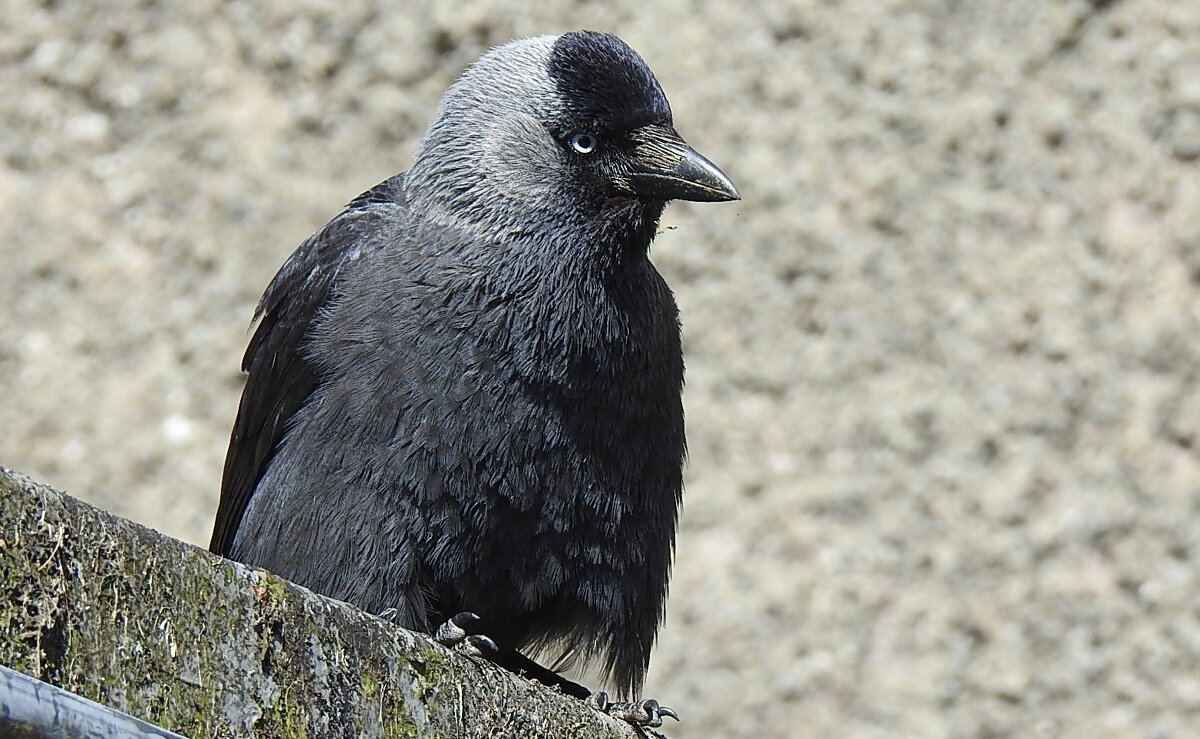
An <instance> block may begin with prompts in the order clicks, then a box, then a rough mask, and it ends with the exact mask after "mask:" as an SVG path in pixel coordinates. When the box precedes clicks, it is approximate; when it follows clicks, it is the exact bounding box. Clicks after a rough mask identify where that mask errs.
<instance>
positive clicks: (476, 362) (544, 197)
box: [210, 32, 739, 725]
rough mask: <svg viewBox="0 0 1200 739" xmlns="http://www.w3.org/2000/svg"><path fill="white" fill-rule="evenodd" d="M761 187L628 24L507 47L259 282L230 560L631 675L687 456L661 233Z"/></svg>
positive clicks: (230, 480)
mask: <svg viewBox="0 0 1200 739" xmlns="http://www.w3.org/2000/svg"><path fill="white" fill-rule="evenodd" d="M738 197H739V195H738V192H737V189H736V188H735V187H734V185H733V183H732V182H730V180H729V179H728V178H727V177H726V176H725V175H724V174H723V173H722V172H721V170H720V169H718V168H717V167H716V166H715V165H714V164H712V163H711V162H710V161H708V160H707V159H705V158H704V157H703V156H701V155H700V154H699V153H698V152H696V151H695V150H694V149H692V148H691V147H689V146H688V145H687V144H686V143H685V142H684V141H683V139H682V138H680V137H679V135H678V134H677V133H676V132H675V130H674V128H673V127H672V119H671V109H670V107H669V105H668V104H667V99H666V97H665V96H664V95H663V92H662V89H661V88H660V87H659V84H658V82H657V80H656V79H655V78H654V75H653V74H652V73H651V72H650V70H649V68H648V67H647V66H646V64H645V62H644V61H643V60H642V58H641V57H640V56H638V54H637V53H636V52H634V51H633V50H632V49H631V48H629V47H628V46H627V45H626V44H625V43H624V42H622V41H621V40H620V39H618V38H616V37H615V36H611V35H608V34H602V33H593V32H578V33H568V34H566V35H563V36H557V37H554V36H541V37H537V38H530V39H524V40H520V41H514V42H512V43H509V44H507V45H504V46H500V47H497V48H495V49H492V50H491V51H489V52H487V53H486V54H485V55H484V56H483V57H482V58H480V59H479V60H478V61H477V62H476V63H475V64H473V65H472V66H471V67H470V68H468V69H467V70H466V71H465V72H464V73H463V74H462V76H461V77H460V78H459V79H458V80H457V81H456V82H455V83H454V85H453V86H452V87H451V88H450V89H449V91H447V92H446V94H445V96H444V97H443V98H442V101H441V105H440V107H439V109H438V111H437V114H436V116H435V118H434V120H433V122H432V123H431V124H430V126H429V128H428V130H427V131H426V132H425V135H424V137H423V138H422V139H421V142H420V144H419V145H418V147H417V151H416V156H415V160H414V162H413V165H412V168H411V169H410V170H408V171H407V172H405V173H402V174H399V175H396V176H395V177H392V178H391V179H388V180H386V181H385V182H383V183H381V184H380V185H378V186H376V187H374V188H372V189H371V190H368V191H367V192H365V193H363V194H362V195H360V196H359V197H358V198H356V199H355V200H354V201H352V202H351V203H350V204H349V205H348V206H347V207H346V209H345V210H344V211H343V212H342V213H341V214H340V215H338V216H337V217H336V218H334V219H333V220H332V221H330V222H329V223H328V224H326V225H325V226H323V227H322V228H321V229H320V230H318V231H317V232H316V233H314V234H313V235H312V236H311V237H309V239H308V240H307V241H305V242H304V243H303V244H301V245H300V248H298V249H297V250H296V252H295V253H294V254H292V256H291V257H290V258H289V259H288V260H287V262H286V263H285V264H284V265H283V267H282V268H281V269H280V270H279V273H278V274H277V275H276V276H275V278H274V280H272V282H271V284H270V286H269V287H268V288H267V290H266V292H265V293H264V295H263V297H262V301H261V302H260V303H259V305H258V309H257V311H256V313H255V319H256V320H259V324H258V328H257V330H256V331H255V332H254V335H253V338H252V339H251V341H250V344H249V348H248V349H247V351H246V354H245V358H244V359H243V363H242V368H243V369H244V370H245V371H246V372H248V373H249V376H248V378H247V381H246V386H245V389H244V391H243V393H242V399H241V405H240V407H239V408H238V414H237V420H236V422H235V425H234V429H233V435H232V439H231V441H230V444H229V453H228V456H227V457H226V460H225V470H224V480H223V483H222V487H221V500H220V505H219V508H218V511H217V517H216V526H215V529H214V531H213V536H212V542H211V544H210V548H211V549H212V551H214V552H216V553H217V554H221V555H225V556H228V557H231V558H233V559H236V560H239V561H242V562H245V563H248V564H252V565H258V566H262V567H265V568H267V569H269V570H271V571H272V572H275V573H276V574H278V575H280V576H282V577H285V578H287V579H289V580H292V581H293V582H296V583H299V584H301V585H304V586H306V587H308V588H310V589H312V590H315V591H317V592H319V593H323V594H325V595H328V596H332V597H334V598H339V599H341V600H344V601H348V602H350V603H352V604H354V605H357V606H359V607H361V608H363V609H365V610H367V611H370V612H373V613H380V612H382V611H385V610H387V611H389V612H390V613H391V614H392V615H393V616H394V618H395V620H396V621H397V622H398V623H399V624H401V625H403V626H405V627H408V628H410V629H416V630H420V631H425V632H435V631H437V630H438V627H439V625H442V624H449V625H450V626H452V627H453V628H451V629H450V631H451V632H453V631H454V629H455V628H458V629H459V630H460V636H461V633H468V632H469V633H471V634H483V635H486V637H490V641H488V640H486V639H485V640H483V641H482V642H478V643H486V644H488V645H489V648H491V647H493V646H494V648H491V651H492V652H493V654H491V656H492V658H494V659H496V660H497V661H498V662H500V663H501V664H506V665H507V666H509V667H510V668H512V669H519V670H522V671H527V672H530V673H531V674H535V676H537V677H539V678H540V679H544V680H546V681H547V682H554V681H555V678H554V677H553V675H554V673H552V672H551V671H550V670H545V669H543V673H547V674H549V675H550V676H551V677H550V678H549V679H547V677H546V674H541V675H538V674H537V670H538V669H542V668H538V667H537V665H536V664H534V663H533V662H532V660H529V659H528V658H527V657H525V656H524V654H522V653H538V654H544V655H547V656H550V657H554V658H556V662H555V666H556V667H557V666H560V665H562V664H565V663H566V662H569V661H571V660H583V661H593V660H594V663H595V664H598V666H599V667H600V668H602V670H603V672H604V674H605V677H606V678H607V680H608V681H609V682H610V683H611V685H612V687H613V688H615V690H617V691H619V692H620V693H621V694H622V695H624V696H633V695H634V694H636V692H637V691H638V690H639V689H640V687H641V683H642V680H643V677H644V676H645V673H646V669H647V667H648V665H649V660H650V649H651V646H652V645H653V643H654V639H655V634H656V632H657V630H658V626H659V623H660V621H661V620H662V617H663V613H664V604H665V600H666V596H667V580H668V576H669V570H670V566H671V558H672V555H673V552H674V541H675V527H676V519H677V516H678V508H679V503H680V495H681V491H682V472H681V468H682V464H683V461H684V454H685V445H684V426H683V406H682V403H681V400H680V391H681V387H682V383H683V357H682V351H681V346H680V332H679V318H678V310H677V308H676V305H675V300H674V297H673V296H672V293H671V290H670V289H669V288H668V287H667V284H666V283H665V282H664V281H663V278H662V277H661V276H660V275H659V273H658V272H657V271H656V270H655V268H654V266H653V265H652V264H651V263H650V261H649V259H648V254H647V252H648V249H649V246H650V242H651V240H652V239H653V238H654V235H655V232H656V230H657V227H658V222H659V217H660V216H661V214H662V212H663V208H664V206H665V205H666V203H667V201H669V200H673V199H684V200H699V201H722V200H735V199H737V198H738ZM260 319H261V320H260ZM460 612H467V613H460ZM471 614H477V616H472V615H471ZM518 650H519V651H518ZM562 682H563V683H564V684H565V685H567V686H568V690H569V691H570V692H572V693H574V694H576V695H581V696H586V695H588V693H587V691H586V690H584V689H582V688H581V687H580V686H577V685H574V683H570V682H569V681H565V680H562ZM596 695H599V696H601V697H600V698H599V699H598V703H599V704H600V705H601V707H604V706H605V704H606V703H607V699H606V698H605V697H603V694H596ZM623 705H625V706H632V707H633V708H634V709H638V710H641V712H642V714H643V716H645V715H646V714H652V715H649V717H648V718H645V719H644V720H643V722H645V723H650V725H656V724H655V722H656V721H657V720H658V716H657V715H658V713H661V714H662V715H674V713H673V712H672V711H670V709H666V708H665V707H663V708H658V707H657V705H656V704H654V702H653V701H643V702H642V703H633V704H623ZM656 709H657V710H656ZM614 712H617V711H614ZM633 713H635V714H636V713H637V711H636V710H635V711H634V712H633ZM625 717H626V718H629V717H630V714H629V713H628V712H626V714H625ZM631 720H635V721H636V720H638V719H637V718H634V719H631Z"/></svg>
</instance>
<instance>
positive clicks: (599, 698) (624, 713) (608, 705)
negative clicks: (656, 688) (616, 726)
mask: <svg viewBox="0 0 1200 739" xmlns="http://www.w3.org/2000/svg"><path fill="white" fill-rule="evenodd" d="M587 702H588V703H590V704H592V707H594V708H595V709H596V710H597V711H600V712H601V713H607V714H608V715H609V716H612V717H613V718H615V719H620V720H622V721H626V722H628V723H631V724H633V725H634V726H639V727H640V726H649V727H650V728H657V727H659V726H662V717H663V716H670V717H671V718H673V719H675V720H676V721H678V720H679V714H678V713H675V710H674V709H673V708H668V707H667V706H664V705H662V704H661V703H659V702H658V701H656V700H654V699H653V698H647V699H645V700H640V701H632V702H630V703H613V702H611V701H610V700H609V699H608V693H605V692H604V691H603V690H597V691H596V692H595V693H592V694H591V695H589V696H588V698H587Z"/></svg>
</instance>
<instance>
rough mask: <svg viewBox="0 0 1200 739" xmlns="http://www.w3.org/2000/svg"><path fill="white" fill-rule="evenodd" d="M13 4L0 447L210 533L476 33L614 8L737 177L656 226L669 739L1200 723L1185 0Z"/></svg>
mask: <svg viewBox="0 0 1200 739" xmlns="http://www.w3.org/2000/svg"><path fill="white" fill-rule="evenodd" d="M531 7H532V8H533V9H530V8H531ZM3 16H4V29H3V30H0V463H2V464H4V465H5V466H9V467H13V468H15V469H18V470H21V471H23V472H25V473H28V474H30V475H32V476H34V477H35V478H38V479H40V480H42V481H45V482H47V483H50V484H53V485H55V486H57V487H60V488H63V489H66V490H68V491H70V492H72V493H74V494H76V495H78V496H80V497H83V498H87V499H90V500H92V501H94V502H96V503H98V504H99V505H101V506H103V507H106V508H109V509H111V510H114V511H116V512H118V513H120V514H122V515H124V516H128V517H130V518H133V519H136V520H138V521H141V522H144V523H146V524H149V525H151V526H153V527H155V528H158V529H159V530H161V531H164V532H166V533H168V534H171V535H173V536H177V537H181V538H183V539H186V540H188V541H191V542H194V543H197V544H204V543H206V542H207V539H208V534H209V526H210V524H211V519H212V515H213V511H214V509H215V506H216V499H217V491H218V483H219V476H220V469H221V463H222V459H223V457H224V452H225V445H226V442H227V439H228V432H229V428H230V426H231V424H232V420H233V416H234V411H235V408H236V403H237V396H238V393H239V391H240V388H241V375H240V373H239V372H238V365H239V360H240V356H241V351H242V349H243V347H244V344H245V341H246V339H247V334H246V326H247V322H248V321H249V319H250V315H251V312H252V309H253V306H254V303H255V301H256V300H257V298H258V296H259V294H260V293H261V291H262V289H263V287H264V286H265V285H266V284H267V282H268V280H269V279H270V278H271V276H272V275H273V274H274V272H275V270H276V269H277V267H278V266H279V265H280V264H281V263H282V262H283V260H284V258H285V257H286V256H287V255H288V254H289V253H290V252H291V251H292V249H293V248H295V246H296V245H297V244H299V243H300V241H301V240H303V239H304V237H305V236H307V235H308V234H309V233H310V232H311V231H312V230H313V229H314V228H316V227H317V226H319V225H320V224H321V223H323V222H324V221H326V220H327V219H328V218H329V217H331V216H332V215H334V214H335V213H336V212H337V211H338V209H339V208H340V206H341V204H342V203H344V202H346V201H348V200H349V199H350V198H352V197H353V196H355V195H356V194H358V193H359V192H361V191H362V190H364V189H366V188H368V187H370V186H371V185H374V184H375V183H376V182H378V181H380V180H382V179H384V178H385V177H387V176H389V175H391V174H393V173H394V172H397V171H400V170H402V169H404V168H406V167H407V166H408V164H409V162H410V155H411V151H412V147H413V144H414V143H415V140H416V138H417V137H418V136H419V135H420V133H421V131H422V130H423V127H424V125H425V122H426V121H427V120H428V118H429V116H430V115H431V113H432V111H433V109H434V107H435V105H436V102H437V99H438V97H439V95H440V94H441V92H442V90H443V89H444V88H445V87H446V86H447V85H448V84H449V82H450V81H451V80H452V79H453V78H454V77H455V75H456V74H457V73H458V72H459V71H460V70H461V69H462V67H463V66H464V65H465V64H467V63H468V62H469V61H471V60H472V59H474V58H475V57H476V56H478V55H479V53H480V52H481V51H483V50H484V49H485V48H486V47H488V46H490V45H493V44H496V43H500V42H503V41H506V40H508V39H510V38H513V37H517V36H524V35H532V34H537V33H547V32H552V33H554V32H562V31H565V30H570V29H575V28H593V29H600V30H610V31H613V32H616V33H618V34H619V35H621V36H622V37H624V38H625V39H626V40H627V41H629V42H630V43H631V44H632V45H633V46H634V47H635V48H636V49H638V50H639V51H640V52H641V53H642V54H643V56H645V58H646V59H647V61H648V62H649V63H650V66H651V67H652V68H653V69H654V70H655V71H656V72H657V73H658V76H659V79H660V81H661V82H662V84H663V86H664V88H665V89H666V91H667V95H668V97H669V98H670V99H671V102H672V104H673V106H674V110H675V115H676V121H677V123H678V127H679V129H680V131H681V132H682V133H683V134H684V135H685V136H686V137H687V138H688V139H689V140H690V141H691V142H692V143H693V144H695V145H696V146H697V148H699V149H700V150H701V151H703V152H705V153H706V154H708V155H709V156H710V157H711V158H712V159H713V160H714V161H716V162H717V163H719V164H720V165H721V166H722V167H723V168H724V169H725V170H726V171H727V172H728V173H729V174H730V176H731V177H732V178H733V179H734V180H735V181H736V182H737V183H738V185H739V186H740V187H741V189H742V193H743V194H744V198H745V199H744V200H743V201H742V202H741V203H738V204H733V205H727V206H712V205H708V206H698V207H693V206H690V205H687V204H677V205H674V206H672V207H671V208H670V209H669V211H668V214H667V216H666V219H665V220H664V224H663V225H664V232H663V233H662V235H661V236H660V238H659V240H658V241H657V242H656V245H655V248H654V252H653V253H654V258H655V261H656V262H657V264H658V265H659V267H660V269H661V270H662V271H663V272H664V273H665V274H666V275H667V277H668V279H669V280H670V282H671V284H672V285H673V286H674V288H675V290H676V292H677V294H678V297H679V301H680V303H681V306H682V310H683V316H684V323H685V334H686V351H687V355H688V366H689V375H688V390H687V395H686V404H687V409H688V414H689V415H688V422H689V431H690V441H691V466H690V470H689V476H688V479H689V486H688V494H687V498H686V515H685V518H684V522H683V529H682V533H681V538H680V543H679V551H678V563H677V566H676V575H675V578H674V586H673V590H672V598H671V601H670V604H669V620H668V623H667V626H666V628H665V630H664V631H663V633H662V637H661V641H660V646H659V648H658V650H657V652H656V656H655V659H654V664H653V669H652V678H651V684H650V685H649V686H648V689H647V694H648V695H654V696H656V697H658V698H660V699H661V700H663V701H664V702H666V703H668V704H670V705H672V706H674V707H675V708H677V709H678V710H679V711H680V712H681V713H682V714H683V715H684V717H685V721H684V722H683V723H682V724H680V725H679V726H678V728H675V727H671V729H672V730H671V735H672V736H673V737H678V738H680V739H683V738H694V737H712V736H747V737H748V736H755V737H827V736H839V737H841V736H845V737H897V736H911V737H1028V736H1047V737H1175V736H1178V737H1187V736H1196V735H1197V732H1198V731H1200V729H1198V727H1200V596H1198V595H1197V593H1198V592H1200V582H1198V581H1200V574H1198V568H1200V533H1198V532H1200V527H1198V526H1197V523H1196V520H1197V517H1198V515H1200V377H1198V372H1200V361H1198V360H1200V2H1194V1H1193V0H1140V1H1139V0H1125V1H1123V2H1121V1H1117V2H1113V1H1109V2H1103V1H1101V0H1094V1H1093V2H1083V1H1081V0H1070V1H1066V0H1011V1H1008V2H1002V3H1001V2H996V3H988V2H972V1H970V0H941V1H935V0H928V1H920V0H907V1H900V0H893V1H890V2H865V1H862V0H860V1H857V2H854V1H849V0H848V1H846V2H832V1H828V0H826V1H820V2H818V1H817V0H811V1H810V0H794V1H792V2H787V3H785V2H776V3H768V2H760V3H742V4H734V3H716V2H696V3H687V2H681V1H679V0H675V1H673V2H672V1H667V2H661V3H657V4H650V3H645V2H633V1H631V0H629V1H622V2H614V3H608V4H604V5H603V6H601V4H599V3H582V2H580V3H576V4H570V3H560V2H543V3H537V4H534V5H533V6H530V5H528V4H525V3H515V2H514V3H511V4H510V3H506V2H499V1H495V2H472V3H465V4H458V5H452V4H449V3H434V2H409V3H403V4H400V3H397V4H394V5H392V4H386V3H377V2H362V1H359V0H342V1H341V2H337V3H332V2H318V1H316V0H310V1H309V2H304V3H288V2H283V1H282V0H269V1H267V2H257V3H250V2H214V1H211V0H209V1H207V2H204V1H193V2H186V3H185V2H161V3H151V2H146V3H134V2H119V1H117V0H109V1H107V2H96V3H84V2H67V3H55V2H45V3H31V2H25V1H24V0H4V2H3Z"/></svg>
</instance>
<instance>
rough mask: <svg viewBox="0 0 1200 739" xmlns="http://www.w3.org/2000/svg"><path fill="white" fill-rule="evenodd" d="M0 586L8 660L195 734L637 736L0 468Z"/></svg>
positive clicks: (580, 707) (522, 683)
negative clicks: (2, 592)
mask: <svg viewBox="0 0 1200 739" xmlns="http://www.w3.org/2000/svg"><path fill="white" fill-rule="evenodd" d="M0 587H3V589H4V591H5V596H6V597H5V598H4V599H3V601H0V664H4V665H7V666H9V667H11V668H13V669H16V670H20V671H22V672H24V673H26V674H29V675H32V676H34V677H37V678H40V679H42V680H44V681H46V682H48V683H50V684H52V685H57V686H59V687H62V688H65V689H67V690H70V691H72V692H75V693H78V694H80V695H82V696H84V697H87V698H90V699H92V700H95V701H97V702H99V703H102V704H105V705H109V706H112V707H114V708H117V709H119V710H121V711H124V712H126V713H129V714H130V715H133V716H136V717H138V718H140V719H143V720H145V721H148V722H150V723H153V724H156V725H158V726H162V727H164V728H167V729H170V730H172V731H177V732H179V733H181V734H184V735H187V736H191V737H196V738H199V737H343V736H345V737H349V736H353V737H407V736H413V737H415V736H422V737H424V736H430V737H438V736H441V737H459V736H462V737H509V736H513V737H540V736H545V737H581V738H582V737H589V738H590V737H604V738H608V737H613V738H616V737H625V738H628V737H633V736H635V733H634V732H633V731H632V730H631V729H630V728H629V727H628V726H625V725H624V724H622V723H620V722H617V721H613V720H611V719H609V718H607V717H605V716H601V715H599V714H598V713H596V712H595V711H593V710H592V709H591V708H589V707H588V706H586V705H585V704H584V703H583V702H581V701H578V700H574V699H571V698H568V697H566V696H563V695H561V694H558V693H555V692H554V691H551V690H549V689H547V688H545V687H543V686H541V685H538V684H535V683H530V682H529V681H526V680H523V679H521V678H519V677H517V676H515V675H512V674H510V673H508V672H506V671H504V670H501V669H498V668H496V667H494V666H492V665H490V664H486V663H483V662H481V661H479V660H473V659H468V658H466V657H463V656H462V655H460V654H457V653H455V652H453V651H451V650H447V649H444V648H443V647H441V646H439V645H437V644H435V643H433V642H432V641H431V640H430V639H429V638H428V637H426V636H424V635H421V634H415V633H412V632H409V631H405V630H404V629H400V628H398V627H396V626H393V625H392V624H388V623H386V622H384V621H382V620H380V619H378V618H375V617H374V616H371V615H368V614H366V613H363V612H361V611H359V610H357V609H355V608H353V607H351V606H348V605H346V604H344V603H341V602H338V601H334V600H330V599H328V598H324V597H321V596H318V595H315V594H313V593H312V592H310V591H308V590H305V589H304V588H301V587H298V586H296V585H293V584H291V583H288V582H286V581H284V580H281V579H280V578H278V577H275V576H274V575H271V574H269V573H267V572H264V571H262V570H257V569H254V568H250V567H246V566H244V565H241V564H238V563H236V562H230V561H228V560H225V559H222V558H220V557H216V556H214V555H212V554H210V553H208V552H206V551H204V550H202V549H199V548H197V547H194V546H191V545H189V544H185V543H183V542H180V541H177V540H174V539H171V538H169V537H166V536H163V535H162V534H159V533H158V532H155V531H153V530H151V529H148V528H145V527H143V526H139V525H138V524H135V523H133V522H131V521H127V520H125V519H122V518H120V517H118V516H114V515H112V514H110V513H107V512H104V511H101V510H99V509H97V508H94V507H92V506H89V505H87V504H86V503H83V502H82V501H79V500H76V499H74V498H72V497H70V496H68V495H65V494H63V493H60V492H58V491H56V490H53V489H51V488H48V487H46V486H44V485H41V484H39V483H37V482H34V481H32V480H30V479H28V478H26V477H24V476H23V475H20V474H17V473H14V472H11V471H10V470H7V469H5V468H3V467H0Z"/></svg>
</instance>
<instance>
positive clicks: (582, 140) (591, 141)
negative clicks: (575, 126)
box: [570, 133, 596, 154]
mask: <svg viewBox="0 0 1200 739" xmlns="http://www.w3.org/2000/svg"><path fill="white" fill-rule="evenodd" d="M570 144H571V148H572V149H574V150H575V152H576V153H578V154H591V153H592V152H593V151H595V150H596V137H595V136H593V135H591V134H590V133H573V134H571V139H570Z"/></svg>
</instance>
